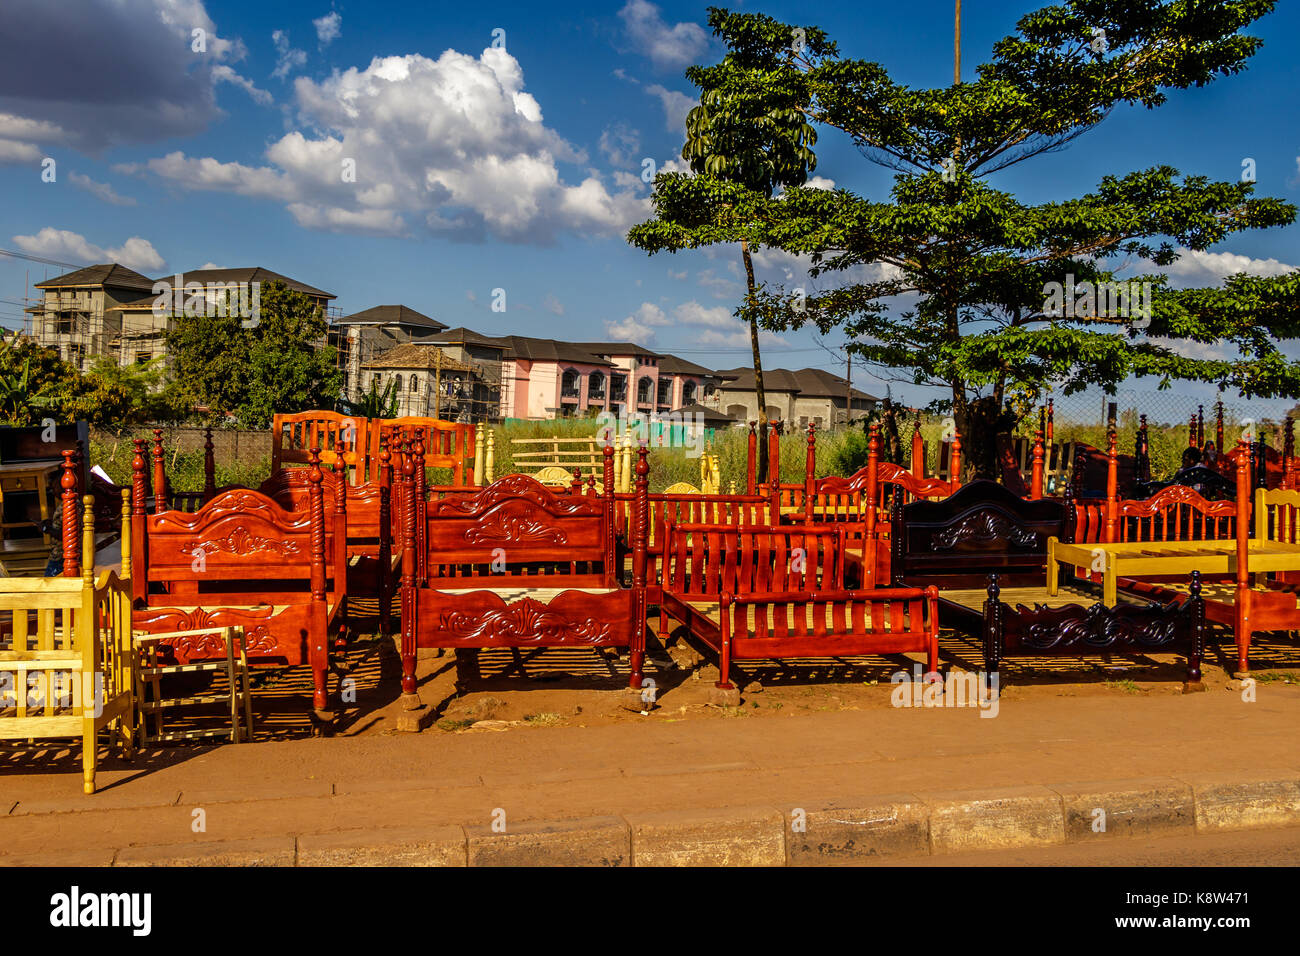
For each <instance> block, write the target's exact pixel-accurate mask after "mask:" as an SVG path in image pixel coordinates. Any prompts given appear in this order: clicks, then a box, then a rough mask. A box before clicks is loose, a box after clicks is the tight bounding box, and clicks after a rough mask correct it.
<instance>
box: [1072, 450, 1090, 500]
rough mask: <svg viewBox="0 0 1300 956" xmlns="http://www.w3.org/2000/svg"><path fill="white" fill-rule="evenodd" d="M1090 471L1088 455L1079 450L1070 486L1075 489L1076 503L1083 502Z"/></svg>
mask: <svg viewBox="0 0 1300 956" xmlns="http://www.w3.org/2000/svg"><path fill="white" fill-rule="evenodd" d="M1087 471H1088V453H1087V452H1086V451H1084V450H1083V449H1082V448H1079V449H1077V450H1076V451H1075V453H1074V468H1073V470H1072V472H1071V474H1070V486H1071V487H1072V488H1073V489H1074V490H1073V492H1072V496H1073V498H1074V500H1075V501H1082V500H1083V481H1084V478H1085V477H1086V475H1087Z"/></svg>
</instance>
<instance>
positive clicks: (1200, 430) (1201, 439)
mask: <svg viewBox="0 0 1300 956" xmlns="http://www.w3.org/2000/svg"><path fill="white" fill-rule="evenodd" d="M1196 447H1197V448H1204V447H1205V406H1204V405H1197V406H1196Z"/></svg>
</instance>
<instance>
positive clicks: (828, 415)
mask: <svg viewBox="0 0 1300 956" xmlns="http://www.w3.org/2000/svg"><path fill="white" fill-rule="evenodd" d="M714 375H715V377H716V380H717V381H716V384H714V385H712V386H711V387H710V388H709V390H708V392H707V394H706V396H705V399H704V402H703V404H705V405H706V406H708V407H710V408H716V409H717V410H718V411H720V412H723V413H724V414H726V415H727V416H728V417H729V418H732V419H735V420H737V421H757V420H758V392H757V390H756V387H755V383H754V370H753V369H751V368H733V369H726V370H723V371H720V372H715V373H714ZM851 391H852V407H851V408H850V405H849V401H850V399H849V396H850V389H849V383H848V381H847V380H846V379H844V378H843V377H841V376H839V375H835V374H832V373H831V372H827V371H826V370H824V369H819V368H801V369H799V370H798V371H794V372H792V371H790V370H789V369H784V368H773V369H764V370H763V393H764V397H765V398H766V399H767V418H768V420H769V421H772V420H776V419H780V420H781V421H783V422H789V423H791V424H796V423H797V424H798V425H800V426H801V427H802V426H806V425H807V424H808V423H809V422H813V423H814V424H816V425H817V427H818V428H828V427H830V426H832V425H842V424H845V423H846V422H848V421H855V420H857V419H859V418H862V417H864V416H865V415H867V414H869V413H870V412H871V410H872V409H873V408H875V407H876V403H877V402H878V401H880V399H878V398H877V397H876V396H874V395H868V394H867V393H866V392H863V391H861V390H860V389H856V388H855V389H852V390H851Z"/></svg>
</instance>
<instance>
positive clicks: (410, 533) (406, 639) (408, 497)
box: [401, 440, 419, 706]
mask: <svg viewBox="0 0 1300 956" xmlns="http://www.w3.org/2000/svg"><path fill="white" fill-rule="evenodd" d="M401 450H402V456H401V461H402V478H401V481H402V694H403V695H404V696H406V697H407V698H408V700H409V702H410V704H414V705H415V706H419V704H418V698H417V697H416V692H415V643H416V631H415V605H416V582H415V567H416V555H415V522H416V517H417V515H416V507H415V461H414V460H413V459H412V457H411V449H410V445H409V443H408V442H407V441H406V440H403V441H402V443H401Z"/></svg>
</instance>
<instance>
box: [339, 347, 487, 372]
mask: <svg viewBox="0 0 1300 956" xmlns="http://www.w3.org/2000/svg"><path fill="white" fill-rule="evenodd" d="M440 355H441V356H442V369H443V371H448V372H472V371H474V366H472V365H466V364H465V363H464V362H457V361H456V360H455V359H454V358H452V357H451V356H450V355H448V354H447V353H446V352H444V351H443V350H442V349H440V348H437V347H435V346H432V345H426V344H424V343H421V342H408V343H406V344H404V345H397V346H394V347H393V348H391V349H388V350H387V351H385V352H380V353H379V354H378V355H376V356H375V357H374V358H373V359H371V360H370V361H369V362H365V363H363V364H362V366H361V367H362V368H418V369H428V370H430V371H432V370H433V369H436V368H438V366H439V363H438V357H439V356H440Z"/></svg>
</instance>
